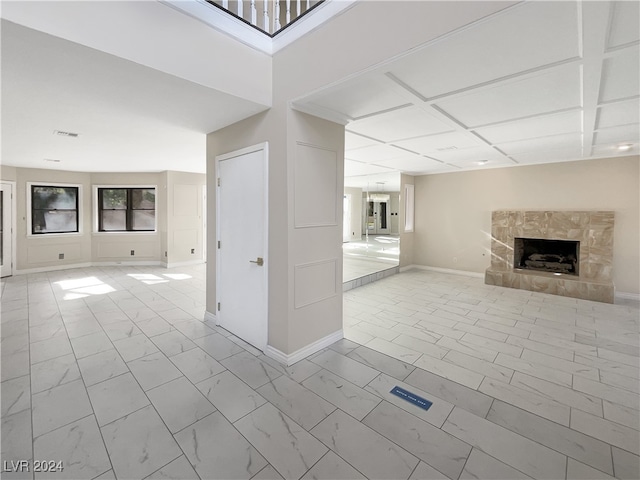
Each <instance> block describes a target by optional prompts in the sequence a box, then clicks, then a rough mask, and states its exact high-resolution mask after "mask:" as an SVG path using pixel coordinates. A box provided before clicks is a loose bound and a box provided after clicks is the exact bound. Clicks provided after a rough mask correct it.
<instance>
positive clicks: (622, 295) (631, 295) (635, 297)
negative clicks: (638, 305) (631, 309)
mask: <svg viewBox="0 0 640 480" xmlns="http://www.w3.org/2000/svg"><path fill="white" fill-rule="evenodd" d="M615 297H616V298H624V299H625V300H635V301H636V302H640V293H628V292H616V294H615Z"/></svg>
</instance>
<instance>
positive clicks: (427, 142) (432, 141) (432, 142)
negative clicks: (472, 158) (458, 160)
mask: <svg viewBox="0 0 640 480" xmlns="http://www.w3.org/2000/svg"><path fill="white" fill-rule="evenodd" d="M394 144H395V145H398V146H399V147H402V148H406V149H408V150H412V151H414V152H418V153H421V154H423V155H431V154H432V153H434V152H436V153H437V152H441V151H447V150H459V149H461V148H471V147H477V146H480V145H481V144H482V141H481V140H479V139H475V138H474V137H472V136H471V135H466V134H464V133H461V132H449V133H441V134H438V135H429V136H427V137H419V138H412V139H410V140H402V141H399V142H394Z"/></svg>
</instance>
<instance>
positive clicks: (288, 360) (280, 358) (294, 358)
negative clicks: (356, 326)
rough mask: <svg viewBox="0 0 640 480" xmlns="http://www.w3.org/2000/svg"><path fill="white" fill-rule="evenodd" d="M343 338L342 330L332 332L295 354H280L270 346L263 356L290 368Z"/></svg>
mask: <svg viewBox="0 0 640 480" xmlns="http://www.w3.org/2000/svg"><path fill="white" fill-rule="evenodd" d="M343 338H344V333H343V331H342V329H340V330H338V331H336V332H333V333H331V334H329V335H327V336H326V337H324V338H321V339H320V340H316V341H315V342H313V343H310V344H309V345H307V346H306V347H302V348H301V349H299V350H296V351H295V352H293V353H291V354H289V355H287V354H286V353H284V352H281V351H280V350H278V349H277V348H274V347H272V346H271V345H267V348H265V349H264V354H265V355H266V356H267V357H270V358H273V359H274V360H276V361H277V362H278V363H282V364H283V365H286V366H290V365H293V364H294V363H297V362H299V361H300V360H303V359H305V358H307V357H308V356H309V355H313V354H314V353H316V352H317V351H319V350H322V349H323V348H325V347H328V346H329V345H331V344H333V343H335V342H337V341H338V340H342V339H343Z"/></svg>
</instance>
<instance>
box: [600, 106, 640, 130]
mask: <svg viewBox="0 0 640 480" xmlns="http://www.w3.org/2000/svg"><path fill="white" fill-rule="evenodd" d="M630 123H640V101H638V100H637V99H635V100H631V101H629V102H620V103H612V104H610V105H603V106H601V107H600V108H599V109H598V122H597V126H596V128H599V129H600V128H607V127H614V126H617V125H627V124H630Z"/></svg>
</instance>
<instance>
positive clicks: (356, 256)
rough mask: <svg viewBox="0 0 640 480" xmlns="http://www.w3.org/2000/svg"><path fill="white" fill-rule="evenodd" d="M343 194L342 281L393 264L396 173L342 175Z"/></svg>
mask: <svg viewBox="0 0 640 480" xmlns="http://www.w3.org/2000/svg"><path fill="white" fill-rule="evenodd" d="M344 195H345V198H346V197H347V196H349V197H350V198H351V202H350V211H349V212H348V213H347V210H346V207H345V217H344V226H343V242H344V243H343V244H342V250H343V279H342V280H343V282H351V281H354V280H357V279H360V278H363V279H364V278H365V277H368V276H370V275H373V274H377V273H379V272H383V271H386V270H389V269H393V268H395V267H397V266H398V265H399V261H400V225H399V219H400V217H399V212H400V174H399V173H393V174H384V175H354V176H348V175H345V189H344ZM356 199H357V200H356ZM345 202H346V200H345Z"/></svg>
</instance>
